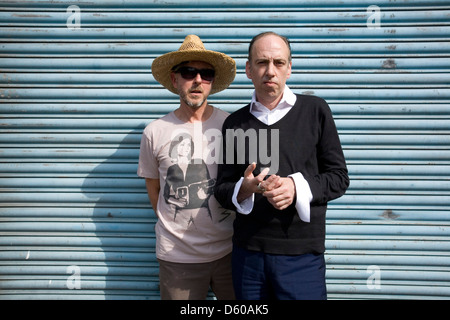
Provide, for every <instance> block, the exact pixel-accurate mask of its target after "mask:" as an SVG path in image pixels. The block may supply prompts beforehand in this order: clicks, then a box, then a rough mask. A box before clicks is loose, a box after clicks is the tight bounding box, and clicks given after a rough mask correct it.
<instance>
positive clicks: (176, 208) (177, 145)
mask: <svg viewBox="0 0 450 320" xmlns="http://www.w3.org/2000/svg"><path fill="white" fill-rule="evenodd" d="M227 116H228V113H226V112H225V111H222V110H220V109H217V108H214V110H213V113H212V115H211V116H210V117H209V119H207V120H206V121H204V122H195V123H185V122H183V121H181V120H180V119H178V118H177V116H176V115H175V113H174V112H171V113H169V114H167V115H165V116H164V117H162V118H160V119H157V120H155V121H153V122H151V123H150V124H149V125H148V126H147V127H146V128H145V130H144V132H143V135H142V140H141V149H140V154H139V166H138V172H137V173H138V175H139V176H140V177H144V178H151V179H158V178H159V182H160V188H161V189H160V192H159V197H158V205H157V211H156V215H157V216H158V221H157V223H156V226H155V232H156V256H157V258H158V259H161V260H164V261H170V262H178V263H205V262H211V261H214V260H217V259H220V258H222V257H224V256H225V255H227V254H229V253H230V252H231V249H232V241H231V237H232V233H233V221H234V217H235V213H234V211H231V210H228V209H224V208H222V207H221V206H220V204H219V203H218V202H217V200H216V199H215V197H214V186H215V183H216V177H217V165H218V163H219V161H221V159H220V158H219V157H220V155H221V154H220V151H221V148H222V133H221V132H222V124H223V121H224V120H225V118H226V117H227Z"/></svg>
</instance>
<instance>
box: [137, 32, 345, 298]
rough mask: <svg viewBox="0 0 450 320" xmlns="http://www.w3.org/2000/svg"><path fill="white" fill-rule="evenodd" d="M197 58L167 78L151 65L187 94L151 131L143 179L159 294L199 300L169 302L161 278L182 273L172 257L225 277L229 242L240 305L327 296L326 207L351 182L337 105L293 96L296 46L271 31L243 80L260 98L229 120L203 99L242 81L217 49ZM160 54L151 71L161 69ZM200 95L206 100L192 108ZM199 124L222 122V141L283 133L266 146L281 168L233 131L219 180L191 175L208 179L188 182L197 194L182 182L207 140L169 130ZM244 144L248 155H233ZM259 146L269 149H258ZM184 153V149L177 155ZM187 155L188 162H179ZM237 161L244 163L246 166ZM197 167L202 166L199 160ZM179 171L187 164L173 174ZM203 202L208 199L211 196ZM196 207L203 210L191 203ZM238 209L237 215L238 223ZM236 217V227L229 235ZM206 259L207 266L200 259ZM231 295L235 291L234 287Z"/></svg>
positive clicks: (253, 52) (259, 41) (256, 45)
mask: <svg viewBox="0 0 450 320" xmlns="http://www.w3.org/2000/svg"><path fill="white" fill-rule="evenodd" d="M186 40H187V38H186ZM186 40H185V43H186ZM200 43H201V42H200ZM182 47H183V46H182ZM181 49H182V48H180V50H179V51H182V50H181ZM200 51H201V50H200ZM198 53H199V52H197V53H196V54H197V55H196V56H195V57H193V56H191V57H189V59H188V58H186V59H184V58H183V59H181V60H177V61H171V63H168V64H167V65H168V68H167V70H166V71H165V72H166V73H165V77H166V78H167V77H168V76H167V74H170V79H171V81H170V82H168V81H167V80H166V81H165V82H164V80H162V79H161V78H158V69H157V68H156V69H155V70H154V69H153V67H152V71H153V74H154V76H155V78H156V79H157V80H158V81H159V82H160V83H162V84H163V85H164V86H165V87H166V88H168V89H169V90H170V88H171V87H170V84H172V85H173V87H175V88H176V89H177V91H174V90H171V91H172V92H177V93H178V94H179V95H180V108H179V109H177V110H175V111H174V112H172V113H170V114H169V115H167V116H165V117H163V118H162V119H160V120H156V121H154V122H153V123H151V124H150V125H149V126H148V127H147V128H146V129H145V131H144V135H143V139H142V143H141V154H140V162H139V171H138V174H139V175H140V176H143V177H146V184H147V190H148V193H149V198H150V200H151V202H152V205H153V207H154V208H156V209H155V212H157V215H158V218H159V219H158V223H157V225H156V232H157V238H158V244H157V256H158V259H159V261H160V267H161V275H160V281H161V293H162V298H181V299H188V298H192V297H194V296H191V295H189V294H188V295H185V296H182V295H181V296H180V295H178V296H171V295H165V294H164V295H163V292H165V290H166V289H164V287H170V284H168V282H170V281H167V280H165V279H164V278H165V277H166V278H167V277H171V276H172V277H173V276H175V275H177V274H178V272H179V271H176V269H175V268H174V266H172V265H170V266H169V267H167V265H168V264H169V263H167V262H171V263H174V262H175V263H182V264H184V266H185V267H186V266H193V265H191V264H193V263H194V264H195V263H200V264H202V263H204V262H206V263H209V264H210V265H209V266H206V265H203V266H200V268H202V269H204V270H206V269H208V270H209V271H208V272H209V274H212V273H213V272H214V271H218V270H219V269H220V268H219V264H220V266H221V267H224V266H226V267H228V268H229V267H230V260H229V259H230V255H229V253H230V252H231V240H230V238H231V236H232V237H233V250H232V251H233V253H232V269H233V285H234V291H235V294H236V298H237V299H252V300H257V299H271V298H276V299H325V298H326V287H325V262H324V256H323V253H324V251H325V246H324V242H325V212H326V205H327V202H328V201H330V200H333V199H335V198H337V197H340V196H341V195H343V194H344V192H345V190H346V189H347V187H348V185H349V179H348V175H347V169H346V164H345V159H344V156H343V153H342V149H341V145H340V142H339V137H338V134H337V130H336V127H335V124H334V121H333V118H332V115H331V111H330V109H329V107H328V105H327V104H326V102H325V101H324V100H322V99H320V98H317V97H313V96H303V95H296V94H294V93H293V92H292V91H291V90H290V89H289V87H288V86H287V85H286V81H287V79H288V78H289V77H290V75H291V70H292V69H291V67H292V59H291V49H290V44H289V41H288V40H287V39H286V38H284V37H282V36H280V35H278V34H275V33H272V32H268V33H263V34H260V35H258V36H256V37H255V38H253V40H252V41H251V43H250V47H249V59H248V62H247V64H246V74H247V77H248V78H249V79H251V80H252V82H253V84H254V87H255V92H254V94H253V97H252V101H251V103H250V104H249V105H247V106H245V107H244V108H242V109H239V110H238V111H236V112H234V113H233V114H231V115H230V116H228V117H227V115H226V114H224V113H223V112H222V111H220V110H218V109H216V108H213V107H211V106H209V105H208V104H207V103H206V98H207V96H208V94H209V93H212V91H213V90H211V87H212V88H213V87H214V85H215V84H217V81H218V80H219V79H220V80H221V81H219V82H221V83H222V85H223V87H221V88H222V90H223V89H225V88H226V87H228V85H229V84H230V83H231V82H232V81H233V79H234V73H232V72H231V73H232V75H231V74H230V73H229V74H228V75H226V74H227V73H226V71H227V70H228V71H230V69H232V67H231V68H230V66H231V65H232V64H231V61H232V59H231V58H229V57H227V56H225V55H223V54H219V53H217V55H215V58H214V59H210V60H207V59H205V58H204V57H203V58H201V57H200V55H199V54H198ZM203 53H204V52H203ZM171 54H174V53H171ZM167 55H169V54H166V55H164V56H166V57H167ZM220 55H222V56H221V58H220V59H219V56H220ZM164 56H162V57H164ZM160 58H161V57H160ZM160 58H158V59H160ZM158 59H156V60H155V61H154V63H153V64H154V65H155V63H156V65H158V63H160V62H158ZM218 61H220V62H218ZM225 62H229V63H230V64H229V65H227V67H224V68H221V67H219V66H220V65H222V64H223V65H226V63H225ZM233 62H234V61H233ZM205 63H206V64H205ZM169 65H170V67H169ZM233 67H234V65H233ZM234 68H235V67H234ZM169 70H171V71H169ZM208 70H209V71H208ZM155 71H156V72H155ZM234 72H235V69H234ZM219 76H220V78H219ZM223 79H227V80H226V81H224V80H223ZM208 86H209V87H210V88H209V89H210V90H209V91H208ZM183 88H184V89H183ZM216 92H217V91H216ZM194 100H195V101H197V102H198V103H197V104H195V103H191V104H189V103H190V102H189V101H191V102H194ZM200 101H203V102H202V103H200ZM219 114H220V116H218V115H219ZM212 119H217V120H216V121H212ZM219 119H220V120H219ZM193 121H201V122H202V125H203V126H204V127H205V126H208V124H209V123H210V124H211V125H215V126H216V127H217V128H221V127H222V134H223V137H226V136H227V131H229V130H244V132H246V131H248V130H253V131H254V132H255V133H256V135H260V134H262V133H263V132H265V133H267V134H268V135H270V133H271V132H272V133H274V132H276V133H277V136H278V140H277V141H273V140H271V139H269V140H267V139H266V140H265V141H266V143H267V144H268V145H267V149H266V150H277V152H278V153H279V154H278V155H277V161H278V163H277V164H276V165H273V163H272V164H267V163H265V161H262V160H263V159H261V157H260V153H259V152H257V154H256V155H255V154H253V153H254V150H255V148H254V146H250V145H249V143H242V141H241V143H236V141H234V140H235V139H236V136H234V137H233V136H231V138H230V139H224V141H223V142H224V143H223V159H224V162H223V163H220V164H218V175H217V181H215V178H216V175H215V174H216V170H217V164H216V167H215V168H211V166H210V167H208V168H207V169H202V168H200V167H197V168H195V169H193V172H194V174H193V175H192V176H196V177H198V178H201V179H200V180H201V181H198V182H194V181H191V182H190V184H189V185H191V186H192V185H194V184H195V185H196V187H198V188H199V189H195V190H196V191H194V190H191V189H190V187H187V186H184V185H181V184H180V182H183V181H182V180H183V179H184V180H186V179H188V177H190V175H189V174H188V173H187V172H188V171H189V170H187V169H188V167H189V166H192V163H193V161H191V160H192V158H191V157H190V153H191V155H192V149H193V147H194V145H195V143H198V142H197V141H193V140H192V139H189V136H188V134H186V135H184V136H183V135H182V137H176V139H174V137H173V136H172V135H171V134H170V133H171V131H172V130H174V129H175V128H176V127H175V126H179V125H180V126H185V125H186V124H189V123H192V122H193ZM213 122H214V124H213ZM221 122H223V126H222V124H221ZM169 126H170V127H169ZM174 140H175V142H173V141H174ZM177 141H179V142H178V143H177ZM258 141H260V139H258ZM206 144H207V141H206ZM273 144H276V146H274V145H273ZM171 145H173V147H171ZM242 145H243V146H244V149H243V150H241V148H239V150H238V149H236V148H238V147H237V146H242ZM258 147H259V148H262V147H266V146H263V145H261V143H259V145H258ZM274 147H276V148H274ZM175 148H177V149H176V150H177V152H172V151H171V149H173V150H175ZM233 148H234V149H233ZM230 150H232V151H233V155H232V156H231V157H230V156H229V155H228V156H227V152H230ZM171 152H172V153H174V154H176V155H177V159H176V160H175V159H173V158H172V160H171V158H170V154H171ZM180 154H183V157H182V158H183V159H184V160H182V159H180ZM237 157H240V158H239V160H242V159H244V161H237V160H238V158H237ZM151 159H153V160H151ZM225 160H227V161H225ZM229 160H231V161H229ZM195 163H196V165H197V166H201V164H202V161H196V162H195ZM180 164H181V165H180ZM175 165H178V167H179V168H174V169H173V170H170V168H171V167H172V166H175ZM264 167H268V168H264ZM146 168H148V169H146ZM183 168H184V171H183ZM269 168H271V169H269ZM270 170H272V171H273V172H270ZM177 172H178V173H177ZM182 173H184V174H182ZM174 177H175V178H174ZM197 180H198V179H197ZM188 182H189V181H188ZM200 190H201V191H200ZM213 190H214V196H215V198H214V197H213V195H212V192H213ZM185 194H189V195H190V198H189V201H187V200H186V199H183V197H184V195H185ZM194 194H197V196H194ZM199 194H205V195H206V198H207V199H208V201H209V200H211V201H213V202H214V203H215V207H214V209H212V207H211V202H208V203H209V205H206V204H205V202H204V201H203V202H202V201H197V200H198V199H197V198H202V197H199V196H198V195H199ZM205 195H203V198H202V199H206V198H205ZM215 199H217V201H218V203H220V205H219V204H216V202H215ZM192 201H193V202H192ZM191 203H196V205H195V206H194V207H190V206H189V204H191ZM206 207H208V209H206ZM229 210H232V211H236V212H237V213H236V218H235V219H234V215H233V214H230V211H229ZM202 211H203V212H204V213H203V214H202V213H201V212H202ZM199 216H203V217H205V216H206V217H207V218H208V219H209V220H207V219H206V220H205V219H204V224H203V223H202V224H201V228H200V222H198V221H199V218H198V217H199ZM171 219H172V220H171ZM232 220H234V228H233V229H234V230H231V224H230V222H231V221H232ZM187 235H188V236H187ZM208 236H209V238H208ZM226 243H229V246H227V245H226ZM202 248H205V249H206V248H208V249H207V250H206V251H205V252H207V253H205V252H203V254H200V250H201V249H202ZM225 248H226V249H225ZM208 250H209V251H208ZM219 252H220V254H219ZM207 256H208V258H206V257H207ZM200 257H203V259H204V261H200V260H199V258H200ZM224 257H227V258H224ZM165 259H166V260H165ZM167 259H168V260H167ZM220 259H228V260H220ZM218 262H219V263H218ZM211 263H212V264H211ZM166 267H167V268H166ZM182 269H183V267H182ZM184 270H185V271H186V272H184V273H183V275H184V276H180V277H179V278H184V280H186V279H187V278H192V274H194V273H196V271H194V269H188V268H184ZM188 270H190V271H188ZM166 272H167V273H166ZM171 272H172V273H171ZM197 273H198V272H197ZM205 273H207V272H205ZM165 274H166V276H165ZM225 274H226V272H222V275H225ZM225 278H226V279H227V280H226V281H228V284H227V285H225V284H224V283H225V282H222V284H221V285H220V287H221V288H225V287H227V288H230V287H231V285H230V283H231V282H230V281H231V276H230V274H228V275H227V276H226V277H225V276H224V277H222V278H221V279H225ZM184 280H183V281H184ZM178 281H181V280H177V281H172V282H173V283H172V286H175V287H176V286H177V285H178V284H177V283H175V282H178ZM194 282H198V281H197V280H195V281H194ZM206 282H208V281H206ZM206 282H205V283H206ZM209 282H210V284H211V288H212V289H213V291H214V292H215V293H216V296H217V297H218V298H219V299H220V298H223V299H231V298H232V297H231V295H230V294H229V293H227V294H224V295H222V296H220V294H217V292H216V290H218V292H220V290H219V289H217V288H219V283H218V282H216V281H215V280H212V277H210V281H209ZM180 283H184V282H182V281H181V282H180ZM216 283H217V285H215V284H216ZM185 286H191V287H193V284H191V285H187V284H186V285H183V289H185ZM178 287H180V286H179V285H178ZM178 289H179V288H178ZM167 290H168V291H174V289H167ZM175 291H177V290H175ZM178 291H180V290H178ZM225 291H226V292H229V289H227V290H225ZM200 296H202V295H200ZM200 296H198V295H197V296H196V297H195V298H194V299H199V297H200Z"/></svg>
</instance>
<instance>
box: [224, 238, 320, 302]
mask: <svg viewBox="0 0 450 320" xmlns="http://www.w3.org/2000/svg"><path fill="white" fill-rule="evenodd" d="M232 263H233V284H234V290H235V293H236V299H238V300H269V299H279V300H326V298H327V290H326V284H325V259H324V255H323V254H317V255H316V254H302V255H297V256H286V255H276V254H266V253H262V252H256V251H249V250H246V249H243V248H240V247H237V246H234V248H233V260H232Z"/></svg>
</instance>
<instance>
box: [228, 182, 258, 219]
mask: <svg viewBox="0 0 450 320" xmlns="http://www.w3.org/2000/svg"><path fill="white" fill-rule="evenodd" d="M242 181H244V177H242V178H241V179H240V180H239V181H238V182H237V183H236V185H235V186H234V192H233V198H232V199H231V201H232V202H233V204H234V205H235V206H236V211H237V212H239V213H242V214H249V213H250V212H252V210H253V204H254V202H255V194H253V195H252V196H251V197H248V198H247V199H245V200H243V201H242V202H241V203H239V202H238V201H237V195H238V193H239V189H240V188H241V185H242Z"/></svg>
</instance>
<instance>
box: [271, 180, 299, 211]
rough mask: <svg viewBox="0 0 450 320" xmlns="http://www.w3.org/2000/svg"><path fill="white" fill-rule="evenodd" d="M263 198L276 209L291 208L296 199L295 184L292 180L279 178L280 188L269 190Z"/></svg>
mask: <svg viewBox="0 0 450 320" xmlns="http://www.w3.org/2000/svg"><path fill="white" fill-rule="evenodd" d="M263 196H265V197H266V198H267V200H268V201H269V203H270V204H272V205H273V206H274V208H275V209H278V210H283V209H286V208H287V207H289V206H290V205H291V204H292V202H293V201H294V199H295V183H294V180H293V179H292V178H279V181H278V186H277V187H276V188H274V189H267V190H266V191H265V192H264V193H263Z"/></svg>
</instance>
